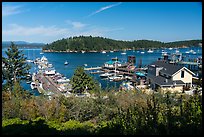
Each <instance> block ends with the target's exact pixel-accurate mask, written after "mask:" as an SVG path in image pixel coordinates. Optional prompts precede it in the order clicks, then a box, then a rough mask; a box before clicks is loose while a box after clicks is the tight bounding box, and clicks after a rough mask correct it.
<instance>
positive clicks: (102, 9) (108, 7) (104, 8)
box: [88, 2, 122, 17]
mask: <svg viewBox="0 0 204 137" xmlns="http://www.w3.org/2000/svg"><path fill="white" fill-rule="evenodd" d="M121 3H122V2H118V3H116V4H112V5H108V6H105V7H102V8H100V9H99V10H97V11H95V12H93V13H91V14H89V15H88V17H90V16H93V15H95V14H97V13H100V12H102V11H104V10H107V9H110V8H113V7H115V6H118V5H120V4H121Z"/></svg>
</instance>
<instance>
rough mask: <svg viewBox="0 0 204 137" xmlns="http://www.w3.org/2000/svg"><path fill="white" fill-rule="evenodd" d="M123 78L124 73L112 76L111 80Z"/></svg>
mask: <svg viewBox="0 0 204 137" xmlns="http://www.w3.org/2000/svg"><path fill="white" fill-rule="evenodd" d="M122 78H123V75H115V76H112V77H109V80H110V81H115V80H121V79H122Z"/></svg>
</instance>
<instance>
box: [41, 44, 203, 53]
mask: <svg viewBox="0 0 204 137" xmlns="http://www.w3.org/2000/svg"><path fill="white" fill-rule="evenodd" d="M189 47H191V46H184V45H183V46H180V47H173V48H174V49H175V48H189ZM192 47H195V46H192ZM199 47H202V46H199ZM169 48H170V47H169ZM148 49H154V50H155V49H161V48H146V49H145V48H138V49H135V50H148ZM162 49H168V48H166V47H165V48H162ZM124 50H125V51H131V50H133V49H123V50H112V51H113V52H122V51H124ZM103 51H105V52H110V51H111V50H102V51H95V50H90V51H85V53H99V52H103ZM42 52H45V53H82V52H83V50H82V51H72V50H66V51H56V50H42Z"/></svg>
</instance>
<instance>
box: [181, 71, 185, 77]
mask: <svg viewBox="0 0 204 137" xmlns="http://www.w3.org/2000/svg"><path fill="white" fill-rule="evenodd" d="M181 78H184V71H183V70H182V71H181Z"/></svg>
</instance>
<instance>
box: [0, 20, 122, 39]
mask: <svg viewBox="0 0 204 137" xmlns="http://www.w3.org/2000/svg"><path fill="white" fill-rule="evenodd" d="M75 25H76V24H75ZM77 25H78V26H77ZM77 25H76V26H77V27H78V28H80V27H82V26H83V25H81V24H80V23H79V24H77ZM76 26H75V27H76ZM120 30H123V28H107V27H101V26H88V27H85V28H83V29H75V28H74V27H70V28H65V27H64V28H59V27H56V26H46V27H45V26H43V25H41V26H34V27H33V26H32V27H31V26H22V25H18V24H10V25H8V26H6V27H5V29H4V30H2V39H3V40H4V41H5V40H23V41H28V42H43V43H50V42H53V41H55V40H59V39H62V38H67V37H71V36H79V35H84V36H89V35H91V36H105V37H106V36H107V35H109V34H110V33H114V32H115V31H120Z"/></svg>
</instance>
